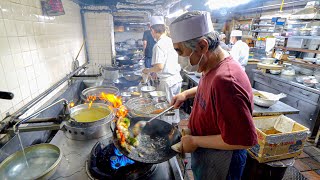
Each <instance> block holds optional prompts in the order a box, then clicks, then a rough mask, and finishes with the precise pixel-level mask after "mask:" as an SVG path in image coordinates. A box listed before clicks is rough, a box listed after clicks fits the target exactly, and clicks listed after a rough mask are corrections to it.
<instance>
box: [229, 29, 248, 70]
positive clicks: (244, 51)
mask: <svg viewBox="0 0 320 180" xmlns="http://www.w3.org/2000/svg"><path fill="white" fill-rule="evenodd" d="M230 36H242V31H239V30H233V31H232V32H231V35H230ZM230 54H231V56H232V57H233V59H234V60H236V61H237V62H239V63H240V65H241V67H242V68H243V70H245V66H246V65H247V64H248V59H249V46H248V45H247V44H246V43H245V42H243V41H242V40H238V41H237V42H236V43H235V44H234V45H233V47H232V49H231V52H230Z"/></svg>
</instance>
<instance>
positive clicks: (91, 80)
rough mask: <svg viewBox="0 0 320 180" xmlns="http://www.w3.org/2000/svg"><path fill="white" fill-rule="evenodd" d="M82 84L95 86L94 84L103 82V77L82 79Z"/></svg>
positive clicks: (98, 84) (97, 84)
mask: <svg viewBox="0 0 320 180" xmlns="http://www.w3.org/2000/svg"><path fill="white" fill-rule="evenodd" d="M83 83H84V85H86V86H87V87H95V86H101V85H102V83H103V79H100V78H99V79H86V80H83Z"/></svg>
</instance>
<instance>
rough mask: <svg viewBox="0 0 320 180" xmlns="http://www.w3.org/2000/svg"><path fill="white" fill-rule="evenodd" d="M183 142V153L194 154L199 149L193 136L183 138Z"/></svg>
mask: <svg viewBox="0 0 320 180" xmlns="http://www.w3.org/2000/svg"><path fill="white" fill-rule="evenodd" d="M181 142H182V148H183V151H182V152H183V153H192V152H194V151H195V150H196V149H197V148H198V145H197V143H196V142H195V141H194V137H193V136H191V135H185V136H182V138H181Z"/></svg>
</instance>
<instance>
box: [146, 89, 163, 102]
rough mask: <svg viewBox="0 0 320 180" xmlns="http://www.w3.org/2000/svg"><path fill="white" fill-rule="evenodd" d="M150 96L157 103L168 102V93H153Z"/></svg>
mask: <svg viewBox="0 0 320 180" xmlns="http://www.w3.org/2000/svg"><path fill="white" fill-rule="evenodd" d="M150 96H151V97H152V100H153V101H155V102H166V101H167V97H166V93H165V92H163V91H152V92H150Z"/></svg>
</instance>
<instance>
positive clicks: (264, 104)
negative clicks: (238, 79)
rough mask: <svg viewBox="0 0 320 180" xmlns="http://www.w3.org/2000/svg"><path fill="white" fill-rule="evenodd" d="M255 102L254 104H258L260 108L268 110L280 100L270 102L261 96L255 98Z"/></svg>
mask: <svg viewBox="0 0 320 180" xmlns="http://www.w3.org/2000/svg"><path fill="white" fill-rule="evenodd" d="M253 102H254V104H256V105H258V106H262V107H266V108H268V107H270V106H272V105H274V104H275V103H277V102H278V100H268V99H264V98H261V97H259V96H253Z"/></svg>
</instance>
